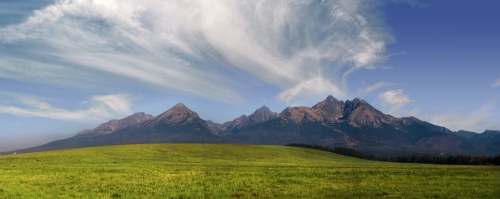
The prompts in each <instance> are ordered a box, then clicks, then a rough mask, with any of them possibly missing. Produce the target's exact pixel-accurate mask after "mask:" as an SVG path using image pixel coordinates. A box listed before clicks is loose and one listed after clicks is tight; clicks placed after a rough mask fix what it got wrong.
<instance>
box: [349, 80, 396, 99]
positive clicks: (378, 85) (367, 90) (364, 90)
mask: <svg viewBox="0 0 500 199" xmlns="http://www.w3.org/2000/svg"><path fill="white" fill-rule="evenodd" d="M392 85H394V84H393V83H388V82H377V83H375V84H373V85H370V86H366V87H365V83H364V82H363V86H362V87H361V89H359V91H358V94H359V95H360V96H365V95H367V94H368V93H371V92H373V91H376V90H378V89H381V88H383V87H387V86H392Z"/></svg>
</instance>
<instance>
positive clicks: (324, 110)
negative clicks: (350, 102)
mask: <svg viewBox="0 0 500 199" xmlns="http://www.w3.org/2000/svg"><path fill="white" fill-rule="evenodd" d="M344 107H345V104H344V103H343V102H341V101H338V100H337V99H335V98H334V97H333V96H331V95H330V96H328V97H327V98H326V99H325V100H323V101H321V102H319V103H317V104H316V105H314V106H313V107H312V109H314V110H316V111H317V112H318V113H320V114H321V115H322V116H323V117H324V118H325V119H327V120H330V121H336V120H338V119H339V118H341V117H342V115H343V111H344Z"/></svg>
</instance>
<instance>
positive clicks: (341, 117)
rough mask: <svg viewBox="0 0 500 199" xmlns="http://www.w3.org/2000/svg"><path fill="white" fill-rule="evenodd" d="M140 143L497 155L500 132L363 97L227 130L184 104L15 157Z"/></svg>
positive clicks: (256, 117)
mask: <svg viewBox="0 0 500 199" xmlns="http://www.w3.org/2000/svg"><path fill="white" fill-rule="evenodd" d="M139 143H235V144H274V145H284V144H290V143H303V144H316V145H323V146H330V147H339V146H341V147H349V148H353V149H356V150H358V151H360V152H362V153H365V154H368V155H380V156H394V155H413V154H418V155H423V154H429V155H458V154H460V155H498V154H500V131H492V130H487V131H485V132H484V133H475V132H469V131H457V132H453V131H451V130H449V129H447V128H445V127H441V126H437V125H434V124H431V123H428V122H425V121H422V120H419V119H417V118H415V117H403V118H396V117H393V116H391V115H388V114H384V113H382V112H381V111H379V110H377V109H375V108H374V107H373V106H371V105H370V104H368V103H367V102H366V101H364V100H361V99H358V98H356V99H354V100H352V101H350V100H347V101H345V102H343V101H338V100H337V99H335V98H334V97H333V96H328V97H327V98H326V99H325V100H323V101H321V102H319V103H317V104H316V105H314V106H313V107H304V106H300V107H288V108H286V109H285V110H283V111H281V113H275V112H272V111H271V110H269V108H268V107H266V106H263V107H261V108H259V109H257V110H256V111H255V112H254V113H252V114H251V115H249V116H246V115H242V116H240V117H238V118H236V119H234V120H232V121H229V122H225V123H223V124H218V123H214V122H212V121H210V120H208V121H205V120H203V119H201V118H200V117H199V115H198V114H197V113H196V112H194V111H192V110H190V109H189V108H187V107H186V106H185V105H184V104H182V103H179V104H177V105H175V106H174V107H172V108H171V109H169V110H167V111H166V112H164V113H162V114H160V115H158V116H156V117H153V116H152V115H148V114H145V113H135V114H133V115H131V116H128V117H126V118H123V119H120V120H111V121H109V122H106V123H103V124H101V125H99V126H97V127H96V128H94V129H91V130H84V131H81V132H79V133H77V134H76V135H75V136H73V137H70V138H68V139H63V140H57V141H53V142H50V143H47V144H44V145H41V146H37V147H33V148H28V149H21V150H16V152H17V153H19V152H21V153H24V152H35V151H46V150H58V149H67V148H78V147H88V146H102V145H115V144H139ZM5 153H12V152H5Z"/></svg>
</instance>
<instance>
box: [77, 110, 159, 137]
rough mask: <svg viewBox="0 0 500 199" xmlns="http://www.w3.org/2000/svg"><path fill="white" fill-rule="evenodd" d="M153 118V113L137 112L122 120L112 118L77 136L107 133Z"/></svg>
mask: <svg viewBox="0 0 500 199" xmlns="http://www.w3.org/2000/svg"><path fill="white" fill-rule="evenodd" d="M152 119H154V117H153V116H152V115H149V114H147V115H146V114H144V113H142V112H141V113H135V114H133V115H131V116H128V117H126V118H123V119H121V120H110V121H109V122H106V123H103V124H101V125H99V126H97V127H96V128H94V129H92V130H83V131H81V132H80V133H77V134H76V135H75V136H76V137H94V136H100V135H106V134H110V133H113V132H115V131H118V130H122V129H124V128H127V127H129V126H134V125H137V124H140V123H142V122H144V121H147V120H152Z"/></svg>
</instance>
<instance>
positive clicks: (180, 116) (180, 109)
mask: <svg viewBox="0 0 500 199" xmlns="http://www.w3.org/2000/svg"><path fill="white" fill-rule="evenodd" d="M194 119H200V116H198V114H197V113H196V112H194V111H192V110H191V109H189V108H187V107H186V106H185V105H184V104H183V103H178V104H176V105H175V106H174V107H172V108H170V109H169V110H167V111H166V112H164V113H162V114H160V115H158V116H157V117H156V118H155V120H156V121H157V122H164V123H168V124H184V123H186V122H189V121H192V120H194ZM200 120H201V119H200Z"/></svg>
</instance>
